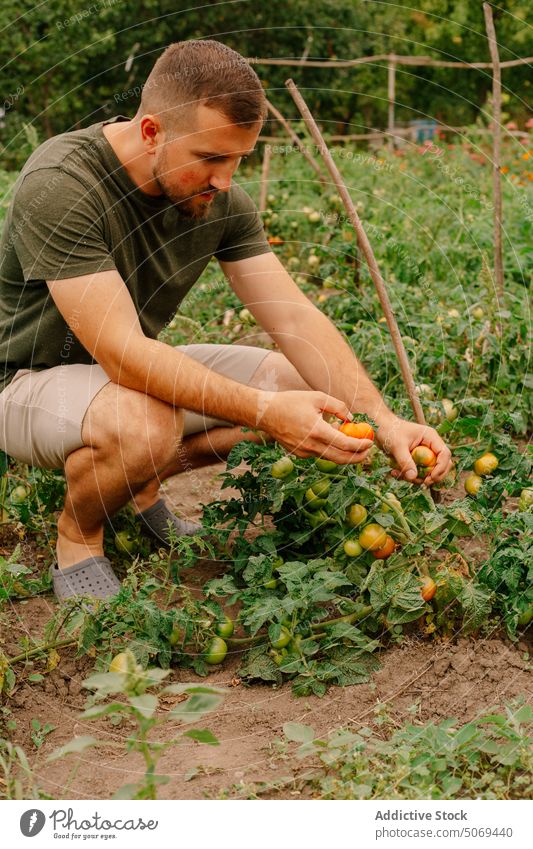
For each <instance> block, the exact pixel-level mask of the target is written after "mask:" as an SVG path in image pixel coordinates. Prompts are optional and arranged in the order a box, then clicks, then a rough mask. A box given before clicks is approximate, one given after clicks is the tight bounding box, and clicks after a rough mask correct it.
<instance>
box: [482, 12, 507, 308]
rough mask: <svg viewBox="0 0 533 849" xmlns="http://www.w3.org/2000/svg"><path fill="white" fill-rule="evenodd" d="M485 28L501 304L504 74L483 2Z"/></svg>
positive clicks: (492, 25)
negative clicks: (490, 103) (488, 69)
mask: <svg viewBox="0 0 533 849" xmlns="http://www.w3.org/2000/svg"><path fill="white" fill-rule="evenodd" d="M483 12H484V15H485V28H486V30H487V38H488V41H489V48H490V57H491V60H492V129H493V136H492V179H493V200H494V279H495V281H496V293H497V297H498V299H499V301H500V308H501V306H502V304H501V301H502V299H503V291H504V290H503V253H502V184H501V171H500V165H501V153H500V151H501V137H502V75H501V69H500V56H499V54H498V44H497V42H496V30H495V29H494V20H493V18H492V6H491V5H490V3H483Z"/></svg>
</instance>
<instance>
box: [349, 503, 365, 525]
mask: <svg viewBox="0 0 533 849" xmlns="http://www.w3.org/2000/svg"><path fill="white" fill-rule="evenodd" d="M367 516H368V512H367V509H366V507H363V505H362V504H352V506H351V507H350V509H349V510H348V524H349V525H351V526H352V528H356V527H357V526H358V525H362V524H363V522H366V517H367Z"/></svg>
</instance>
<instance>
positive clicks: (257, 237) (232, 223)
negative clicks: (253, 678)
mask: <svg viewBox="0 0 533 849" xmlns="http://www.w3.org/2000/svg"><path fill="white" fill-rule="evenodd" d="M265 115H266V109H265V98H264V94H263V90H262V87H261V84H260V82H259V80H258V78H257V76H256V74H255V72H254V71H253V70H252V69H251V68H250V66H249V64H248V63H247V62H246V61H245V60H244V59H243V58H242V57H241V56H240V55H239V54H237V53H235V52H234V51H232V50H230V49H229V48H227V47H225V46H224V45H222V44H219V43H218V42H215V41H189V42H182V43H177V44H172V45H170V47H168V48H167V49H166V50H165V52H164V53H163V54H162V55H161V57H160V58H159V60H158V61H157V62H156V64H155V66H154V68H153V69H152V71H151V73H150V75H149V77H148V80H147V81H146V84H145V86H144V89H143V92H142V100H141V105H140V107H139V109H138V111H137V114H136V115H135V116H134V118H133V119H131V120H128V119H126V118H123V117H122V116H119V117H118V118H115V119H113V120H111V121H107V122H104V123H103V124H102V123H99V124H94V125H92V126H91V127H89V128H87V129H85V130H78V131H75V132H71V133H66V134H63V135H59V136H56V137H54V138H52V139H49V140H48V141H46V142H45V143H44V144H42V145H41V146H40V147H39V148H37V150H36V151H35V152H34V153H33V154H32V156H31V157H30V158H29V160H28V162H27V163H26V165H25V166H24V168H23V170H22V172H21V174H20V176H19V178H18V180H17V182H16V184H15V187H14V193H13V198H12V202H11V206H10V209H9V212H8V215H7V219H6V224H5V228H4V232H3V237H2V247H1V265H0V287H1V288H0V320H1V329H2V336H1V343H0V352H1V354H2V356H3V361H4V363H5V373H4V377H3V383H2V384H1V385H0V389H3V391H2V392H1V394H0V414H1V416H2V433H1V443H2V444H1V447H2V448H3V449H4V450H5V451H6V452H7V453H8V454H10V455H12V456H13V457H16V458H18V459H20V460H23V461H25V462H27V463H30V464H34V465H41V466H45V467H46V466H48V467H52V468H56V467H59V468H64V471H65V476H66V481H67V492H66V498H65V504H64V509H63V512H62V513H61V515H60V517H59V520H58V538H57V549H56V555H57V562H56V563H55V564H54V566H53V568H52V574H53V580H54V588H55V591H56V594H57V595H58V596H59V597H60V598H65V597H68V596H71V595H77V594H80V593H91V594H93V595H95V596H100V597H107V596H110V595H112V594H114V593H115V592H116V591H117V589H118V588H119V586H120V584H119V582H118V579H117V578H116V576H115V574H114V572H113V570H112V568H111V564H110V562H109V560H108V559H107V558H106V557H105V556H104V551H103V526H104V521H105V519H106V517H109V516H112V515H113V514H114V513H115V512H116V511H117V510H119V509H120V508H121V507H122V506H123V505H124V504H126V503H127V502H128V501H129V500H130V499H132V500H133V506H134V510H135V511H136V513H137V514H138V517H139V522H140V523H141V525H142V526H143V527H144V528H145V530H146V531H147V532H150V533H151V534H152V535H154V536H156V537H157V538H158V539H159V540H160V541H162V542H165V541H166V540H167V536H168V522H169V521H170V522H171V523H173V524H174V525H175V527H176V529H177V532H178V533H191V532H194V529H195V528H194V526H191V525H190V524H188V523H185V522H183V521H182V520H180V519H178V517H176V516H174V515H173V514H172V513H171V512H170V511H169V509H168V507H167V505H166V504H165V502H164V499H162V498H161V496H160V493H159V486H160V483H161V481H163V480H165V479H166V478H168V477H169V476H171V475H175V474H178V473H179V472H180V471H183V470H184V468H191V467H197V466H201V465H203V464H205V463H209V462H213V459H214V458H215V457H216V458H220V457H223V456H225V455H226V454H227V452H228V451H229V449H230V448H231V447H232V445H234V444H235V442H237V441H238V440H240V439H242V438H243V433H242V431H241V427H240V426H243V425H244V426H246V427H248V428H256V429H257V428H259V429H261V430H262V431H265V432H266V433H268V434H270V436H271V437H273V438H274V439H276V440H278V441H279V442H280V443H281V444H282V445H284V446H285V447H286V449H287V450H288V451H290V452H292V453H293V454H296V455H297V456H300V457H309V456H313V455H320V456H323V457H325V458H327V459H330V460H333V461H334V462H336V463H341V464H344V463H357V462H360V461H361V460H362V459H363V458H364V457H365V455H366V453H367V451H368V449H369V448H370V445H371V443H370V441H369V440H360V439H353V438H350V437H348V436H345V435H344V434H343V433H341V432H340V431H339V430H338V428H335V427H334V426H332V425H331V424H329V423H328V422H327V421H326V420H325V418H324V414H325V413H330V414H333V415H335V416H336V417H337V418H338V419H346V418H350V417H351V411H357V412H363V413H367V414H368V415H370V416H371V417H372V418H373V419H375V420H376V422H377V423H378V425H379V431H378V434H377V439H378V442H379V444H380V446H381V447H383V448H384V449H385V450H387V451H388V452H389V453H391V454H392V455H393V456H394V457H395V459H396V461H397V462H398V464H399V466H400V468H401V470H402V474H403V476H404V477H405V478H406V479H411V480H412V479H415V478H416V468H415V465H414V463H413V461H412V459H411V457H410V451H411V449H412V448H413V447H414V446H415V445H418V444H420V443H421V442H424V443H426V444H429V445H431V447H432V448H433V450H434V451H435V452H436V454H437V464H436V466H435V468H434V469H433V471H432V472H431V474H430V475H429V478H428V479H427V480H426V482H428V483H429V482H436V481H439V480H441V479H442V478H444V477H445V475H446V474H447V472H448V470H449V467H450V452H449V450H448V448H447V447H446V446H445V445H444V443H443V442H442V440H441V438H440V437H439V435H438V434H437V433H436V432H435V431H434V430H432V429H430V428H426V427H422V426H420V425H417V424H414V423H412V422H408V421H404V420H401V419H399V418H397V417H396V416H394V415H393V414H392V413H391V411H390V410H388V409H387V407H386V406H385V404H384V402H383V399H382V398H381V396H380V395H379V393H378V391H377V390H376V389H375V387H374V386H373V384H372V383H371V381H370V380H369V378H368V377H367V375H366V374H365V371H364V369H363V368H362V366H361V365H360V363H359V362H358V361H357V360H356V358H355V357H354V355H353V353H352V351H351V350H350V348H349V346H348V345H347V344H346V343H345V342H344V340H343V339H342V337H341V335H340V334H339V333H338V332H337V330H336V329H335V327H334V326H333V325H332V324H331V322H330V321H329V320H328V319H327V318H326V317H325V316H324V315H322V314H321V313H320V311H319V310H317V309H316V308H315V307H314V306H313V305H312V304H311V303H310V302H309V300H308V299H307V298H306V297H305V296H304V295H303V294H302V293H301V292H300V290H299V289H298V287H297V286H296V285H295V283H294V282H293V281H292V280H291V278H290V277H289V275H288V274H287V272H286V271H285V270H284V269H283V267H282V265H281V263H280V262H279V261H278V259H277V258H276V256H275V255H274V254H273V253H272V251H271V250H270V248H269V245H268V243H267V241H266V239H265V236H264V233H263V229H262V226H261V221H260V218H259V216H258V214H257V211H256V209H255V207H254V206H253V204H252V202H251V200H250V198H249V197H248V196H247V195H246V193H245V192H244V191H243V190H242V189H241V188H239V187H237V186H236V185H232V182H231V180H232V176H233V174H234V173H235V171H236V169H237V167H238V165H239V163H240V161H241V158H242V157H243V156H245V155H246V154H248V153H250V152H251V151H253V148H254V145H255V143H256V140H257V137H258V135H259V132H260V129H261V126H262V123H263V120H264V118H265ZM211 256H215V257H216V258H217V260H218V261H219V262H220V265H221V267H222V269H223V271H224V274H225V275H226V277H227V278H228V280H229V282H230V284H231V286H232V288H233V290H234V291H235V292H236V294H237V295H238V297H239V298H240V299H241V301H242V302H243V304H245V305H246V306H247V307H248V308H249V309H250V311H251V312H252V313H253V315H254V316H255V318H256V319H257V321H258V323H259V324H260V325H261V326H262V327H263V328H264V329H265V331H266V332H267V333H269V334H270V336H271V337H272V339H273V340H274V341H275V342H276V343H277V344H278V346H279V348H280V351H281V352H279V353H278V352H268V351H265V350H260V349H256V348H251V347H246V346H210V345H199V346H194V345H193V346H186V347H184V348H173V347H171V346H169V345H167V344H164V343H163V342H160V341H158V339H157V336H158V334H159V332H160V331H161V329H162V328H163V326H164V325H165V323H166V322H167V321H168V320H169V319H171V318H172V316H173V315H174V314H175V312H176V309H177V307H178V305H179V303H180V301H181V300H182V298H183V297H184V295H185V294H186V292H187V291H188V290H189V289H190V288H191V286H192V285H193V284H194V282H195V281H196V280H197V279H198V277H199V276H200V274H201V272H202V271H203V269H204V268H205V266H206V265H207V263H208V262H209V260H210V258H211ZM231 423H234V425H235V424H236V425H237V426H232V424H231ZM248 438H253V434H252V435H250V434H248Z"/></svg>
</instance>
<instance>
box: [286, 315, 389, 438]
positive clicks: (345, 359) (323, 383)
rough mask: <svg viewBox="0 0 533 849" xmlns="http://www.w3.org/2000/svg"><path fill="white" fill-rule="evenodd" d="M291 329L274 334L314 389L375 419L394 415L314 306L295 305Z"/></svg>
mask: <svg viewBox="0 0 533 849" xmlns="http://www.w3.org/2000/svg"><path fill="white" fill-rule="evenodd" d="M291 308H292V309H293V318H294V319H299V320H296V321H295V322H294V330H293V331H292V332H290V331H287V330H286V328H285V327H284V328H283V332H282V333H280V334H279V335H278V334H273V335H274V337H275V338H276V341H277V343H278V345H279V346H280V348H281V349H282V351H283V353H284V354H285V356H286V357H287V358H288V359H289V360H290V361H291V362H292V364H293V365H294V366H295V368H297V369H298V371H299V373H300V374H301V376H302V377H303V378H304V380H306V381H307V383H308V384H309V386H311V387H312V388H313V389H319V390H321V391H322V392H327V393H328V394H329V395H333V396H334V397H335V398H338V399H339V400H340V401H344V403H345V404H346V406H347V407H349V409H350V410H352V412H359V413H366V414H367V415H368V416H370V417H371V418H373V419H375V420H376V421H377V422H379V421H380V420H383V419H384V418H389V417H393V413H392V412H391V411H390V410H389V409H388V407H387V406H386V404H385V402H384V400H383V398H382V397H381V395H380V393H379V391H378V390H377V389H376V387H375V386H374V384H373V383H372V381H371V380H370V378H369V377H368V375H367V373H366V371H365V369H364V367H363V366H362V364H361V363H360V362H359V360H358V359H357V357H356V356H355V354H354V353H353V351H352V349H351V348H350V346H349V345H348V344H347V342H345V340H344V339H343V337H342V336H341V334H340V333H339V331H338V330H337V329H336V327H335V326H334V325H333V324H332V322H331V321H330V320H329V319H328V318H327V317H326V316H325V315H323V313H321V312H320V310H318V309H316V307H314V306H312V305H309V306H307V305H306V306H305V307H303V308H300V307H299V306H296V307H294V306H293V305H291Z"/></svg>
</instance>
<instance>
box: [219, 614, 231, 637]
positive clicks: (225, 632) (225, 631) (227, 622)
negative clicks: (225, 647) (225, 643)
mask: <svg viewBox="0 0 533 849" xmlns="http://www.w3.org/2000/svg"><path fill="white" fill-rule="evenodd" d="M234 630H235V625H234V624H233V619H232V618H231V617H230V616H224V619H223V620H222V622H217V624H216V627H215V632H216V633H217V634H218V636H219V637H231V635H232V634H233V631H234Z"/></svg>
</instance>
